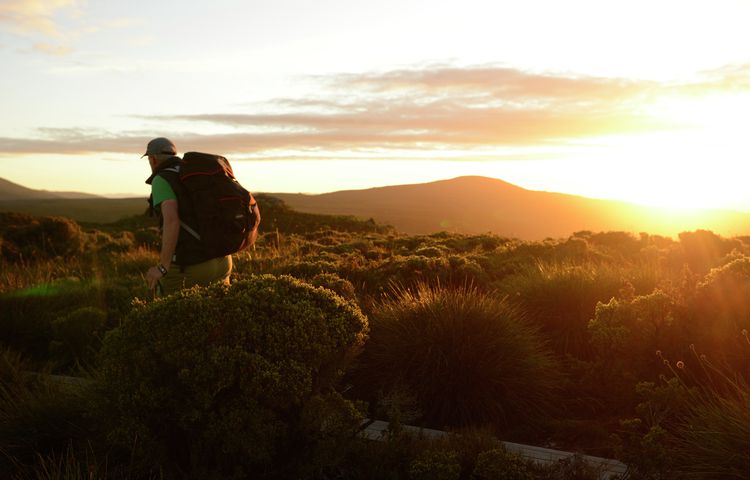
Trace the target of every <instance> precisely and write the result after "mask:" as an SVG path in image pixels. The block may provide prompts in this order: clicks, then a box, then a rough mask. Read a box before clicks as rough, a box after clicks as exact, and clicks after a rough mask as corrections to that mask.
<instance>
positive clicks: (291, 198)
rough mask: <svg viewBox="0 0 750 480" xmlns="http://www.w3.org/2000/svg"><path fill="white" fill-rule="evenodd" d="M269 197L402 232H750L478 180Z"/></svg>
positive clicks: (701, 216)
mask: <svg viewBox="0 0 750 480" xmlns="http://www.w3.org/2000/svg"><path fill="white" fill-rule="evenodd" d="M270 195H272V196H275V197H278V198H280V199H281V200H284V201H285V202H286V203H287V204H288V205H289V206H290V207H292V208H293V209H295V210H298V211H302V212H309V213H328V214H342V215H355V216H359V217H364V218H373V219H374V220H375V221H377V222H382V223H389V224H391V225H393V226H394V227H396V229H397V230H399V231H402V232H405V233H431V232H436V231H440V230H447V231H452V232H459V233H484V232H493V233H497V234H500V235H504V236H510V237H517V238H521V239H527V240H539V239H543V238H546V237H565V236H568V235H570V234H571V233H573V232H576V231H581V230H592V231H611V230H622V231H630V232H636V233H637V232H648V233H653V234H661V235H669V236H674V235H676V234H678V233H679V232H682V231H687V230H697V229H706V230H712V231H714V232H715V233H719V234H722V235H726V236H736V235H748V234H750V214H744V213H738V212H730V211H719V210H713V211H711V210H705V211H691V210H678V209H658V208H652V207H645V206H637V205H633V204H629V203H625V202H617V201H610V200H597V199H591V198H585V197H579V196H575V195H566V194H561V193H552V192H540V191H533V190H526V189H523V188H521V187H518V186H516V185H513V184H510V183H507V182H504V181H502V180H497V179H493V178H487V177H477V176H471V177H458V178H454V179H451V180H441V181H437V182H431V183H422V184H414V185H397V186H389V187H379V188H371V189H366V190H347V191H339V192H333V193H325V194H319V195H304V194H287V193H271V194H270Z"/></svg>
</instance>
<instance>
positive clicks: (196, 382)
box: [101, 275, 367, 478]
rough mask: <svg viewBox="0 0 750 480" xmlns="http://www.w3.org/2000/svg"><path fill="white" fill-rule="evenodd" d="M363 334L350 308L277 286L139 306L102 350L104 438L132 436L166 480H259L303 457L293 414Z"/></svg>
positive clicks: (290, 282) (326, 382)
mask: <svg viewBox="0 0 750 480" xmlns="http://www.w3.org/2000/svg"><path fill="white" fill-rule="evenodd" d="M366 328H367V324H366V319H365V318H364V316H363V315H362V314H361V313H360V311H359V310H358V308H357V307H356V306H354V305H353V304H351V303H349V302H346V301H345V300H343V299H342V298H341V297H338V296H337V295H335V294H334V293H333V292H330V291H328V290H324V289H316V288H314V287H312V286H311V285H309V284H306V283H303V282H300V281H298V280H295V279H293V278H291V277H286V276H282V277H274V276H271V275H263V276H254V277H250V278H249V279H248V280H245V281H241V282H237V283H234V284H233V285H231V286H229V287H227V286H222V285H215V286H212V287H209V288H205V289H202V288H194V289H192V290H186V291H182V292H179V293H177V294H174V295H172V296H169V297H167V298H164V299H160V300H157V301H155V302H153V303H150V304H145V305H142V306H141V307H139V308H137V309H135V310H134V311H133V312H131V315H130V316H129V318H128V319H127V320H126V321H125V322H124V323H123V325H122V327H120V328H118V329H116V330H114V331H112V332H111V333H110V334H109V335H107V337H106V338H105V342H104V346H103V348H102V356H101V372H102V379H101V386H102V389H103V392H104V393H105V397H104V398H106V399H109V401H110V402H111V403H109V404H108V405H106V407H107V409H108V411H110V412H112V413H111V415H112V416H113V420H114V426H113V427H114V428H113V430H112V437H111V438H112V440H119V441H121V442H124V443H125V444H126V445H127V444H128V443H129V442H131V441H132V439H133V438H135V437H136V436H137V437H138V438H139V439H141V442H142V443H141V445H142V446H143V448H144V454H145V453H148V454H149V456H150V458H152V459H153V461H155V462H157V463H159V464H163V465H166V466H167V467H166V468H167V469H168V470H169V471H172V472H176V473H175V474H177V475H182V476H193V477H200V476H207V475H222V476H224V477H237V478H245V477H246V476H247V475H249V474H250V472H255V473H256V474H259V473H262V472H266V473H267V472H268V471H269V469H272V468H273V467H274V466H275V467H279V465H281V464H280V463H278V462H275V461H281V460H283V459H285V455H289V454H290V451H292V450H295V451H301V450H302V448H303V446H304V444H305V442H306V441H307V438H306V436H305V435H303V434H302V433H301V432H302V431H303V430H304V429H303V428H302V426H301V425H300V420H299V419H300V415H301V412H302V411H303V410H304V408H305V405H307V404H308V402H309V401H310V399H311V398H313V397H314V396H315V395H316V394H320V395H324V396H325V395H327V392H328V391H329V390H330V389H331V387H332V385H333V383H334V382H335V381H336V380H337V379H338V378H339V376H340V374H341V370H342V369H343V368H344V365H345V360H346V358H348V355H349V354H350V352H351V351H352V349H353V348H356V347H357V346H358V345H360V344H361V343H362V341H363V338H364V334H365V330H366ZM286 463H289V462H288V461H287V462H286ZM258 476H260V475H258Z"/></svg>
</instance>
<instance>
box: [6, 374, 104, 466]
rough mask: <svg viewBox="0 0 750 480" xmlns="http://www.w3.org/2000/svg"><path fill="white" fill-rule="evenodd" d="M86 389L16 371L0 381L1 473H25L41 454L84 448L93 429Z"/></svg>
mask: <svg viewBox="0 0 750 480" xmlns="http://www.w3.org/2000/svg"><path fill="white" fill-rule="evenodd" d="M89 399H90V396H89V392H88V391H87V390H86V389H85V388H70V387H66V386H63V385H56V384H52V383H49V382H46V381H45V380H44V379H40V378H29V375H28V373H26V374H21V372H16V374H15V375H14V376H13V378H12V379H10V380H9V381H8V379H7V377H6V380H4V381H2V382H0V471H2V472H4V473H5V474H10V472H13V471H23V470H24V469H26V468H27V467H29V466H31V465H33V464H34V463H36V462H37V459H38V456H39V455H49V454H53V453H54V452H62V451H63V450H65V449H66V448H67V447H68V446H69V445H74V446H75V447H76V448H78V447H81V446H82V445H83V444H84V443H85V442H86V440H87V439H88V438H90V433H91V431H92V430H93V428H94V424H93V423H94V422H93V420H92V417H91V416H90V415H89V406H90V405H91V403H90V401H89Z"/></svg>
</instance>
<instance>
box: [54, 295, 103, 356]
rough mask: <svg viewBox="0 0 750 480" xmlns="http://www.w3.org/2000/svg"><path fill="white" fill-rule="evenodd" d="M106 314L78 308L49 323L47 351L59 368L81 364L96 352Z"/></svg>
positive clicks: (100, 311) (88, 308)
mask: <svg viewBox="0 0 750 480" xmlns="http://www.w3.org/2000/svg"><path fill="white" fill-rule="evenodd" d="M106 322H107V313H106V312H105V311H103V310H102V309H100V308H97V307H82V308H79V309H77V310H74V311H73V312H71V313H69V314H68V315H65V316H62V317H58V318H57V319H55V320H53V321H52V335H53V340H52V342H51V343H50V350H51V351H52V353H53V354H56V356H57V361H58V362H60V363H62V364H63V365H67V364H70V363H78V364H85V363H89V361H90V360H91V359H93V357H94V355H95V354H96V352H98V351H99V343H100V339H101V337H102V335H103V333H104V327H105V325H106Z"/></svg>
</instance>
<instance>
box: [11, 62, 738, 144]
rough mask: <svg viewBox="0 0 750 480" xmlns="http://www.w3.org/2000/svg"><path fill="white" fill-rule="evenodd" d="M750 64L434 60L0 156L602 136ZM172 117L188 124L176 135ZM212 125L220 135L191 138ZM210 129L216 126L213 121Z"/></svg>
mask: <svg viewBox="0 0 750 480" xmlns="http://www.w3.org/2000/svg"><path fill="white" fill-rule="evenodd" d="M749 79H750V66H734V67H727V68H725V69H721V70H716V71H713V72H705V73H704V74H703V75H702V76H701V77H700V78H698V79H696V80H695V81H693V82H692V83H682V84H660V83H656V82H652V81H639V80H626V79H619V78H599V77H586V76H576V75H568V74H553V73H534V72H527V71H523V70H519V69H512V68H507V67H493V66H477V67H467V68H457V67H445V66H433V67H431V68H419V69H417V68H415V69H411V70H408V69H402V70H396V71H391V72H383V73H369V74H357V75H349V74H347V75H335V76H332V77H323V78H318V81H319V83H321V84H322V85H323V87H322V88H321V89H320V90H319V92H318V94H317V95H316V96H314V97H307V98H279V99H275V100H272V101H270V102H268V103H267V104H264V105H262V106H261V107H262V110H260V109H258V106H257V105H256V106H254V107H247V108H253V109H254V110H255V111H257V112H259V113H207V114H194V115H164V116H163V117H161V118H159V117H153V116H150V117H148V120H149V121H153V120H162V121H163V122H164V125H170V127H169V129H170V130H171V131H172V132H174V133H167V132H165V130H166V127H165V130H162V131H159V132H154V133H153V134H146V135H144V133H143V132H134V131H131V132H123V133H112V132H101V131H87V130H81V129H68V130H40V131H39V132H38V136H39V138H36V139H34V138H30V139H13V138H0V153H3V152H4V153H19V154H23V153H69V154H73V153H75V154H80V153H95V152H120V153H132V154H134V155H136V154H137V155H140V153H142V152H141V150H142V149H143V146H144V145H145V144H146V142H147V141H148V140H149V137H150V136H158V135H168V136H170V137H172V139H173V140H174V141H175V142H176V143H177V145H178V147H179V146H181V145H185V146H186V147H187V148H189V149H196V150H204V151H215V152H222V153H225V154H232V155H242V154H245V155H252V156H253V157H254V158H279V157H282V156H284V155H289V156H291V157H295V158H300V157H305V156H306V155H309V156H310V157H311V158H319V156H320V155H321V154H325V153H326V152H328V153H331V154H332V156H333V155H335V154H339V155H344V156H345V155H346V154H348V153H352V152H354V153H357V154H359V153H362V152H366V153H367V152H369V153H371V154H373V155H388V152H391V153H392V154H393V155H396V154H400V153H403V152H409V151H412V152H415V156H416V152H417V151H418V152H419V154H420V155H422V156H424V155H425V154H426V153H427V154H433V155H434V158H441V156H445V158H447V157H448V155H447V154H445V152H452V151H456V150H460V151H463V152H471V151H476V152H477V154H478V155H480V154H483V152H484V153H486V151H487V150H488V149H495V150H498V151H499V150H501V149H508V148H512V149H515V150H519V149H527V150H528V149H531V148H536V147H540V146H552V147H565V146H569V145H570V144H572V143H576V142H579V141H581V140H585V139H589V138H593V137H597V136H602V135H623V134H633V133H641V132H653V131H657V130H667V129H674V128H678V127H679V125H675V124H673V123H667V121H666V120H663V119H662V120H660V119H659V118H657V117H654V116H651V114H649V113H648V112H649V111H652V110H653V109H651V110H649V109H645V108H644V105H646V104H648V102H650V101H653V100H654V99H658V98H659V97H660V96H663V95H675V94H676V95H681V94H684V95H689V94H692V93H691V92H699V91H704V92H705V91H707V90H711V89H726V88H730V89H731V88H735V89H736V88H741V87H742V86H743V85H744V86H747V85H749V84H750V81H749ZM175 121H182V122H184V126H183V127H182V129H181V131H176V130H175V129H174V125H175ZM206 124H210V126H211V130H212V131H217V130H219V131H223V132H224V133H221V134H210V135H209V134H201V133H197V132H200V131H201V130H205V129H206V128H205V126H206ZM217 127H218V128H217Z"/></svg>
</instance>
